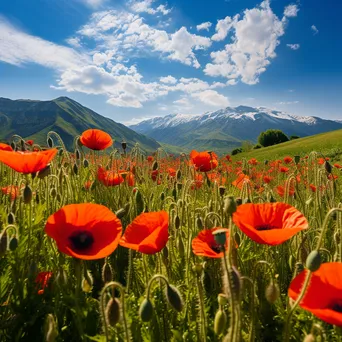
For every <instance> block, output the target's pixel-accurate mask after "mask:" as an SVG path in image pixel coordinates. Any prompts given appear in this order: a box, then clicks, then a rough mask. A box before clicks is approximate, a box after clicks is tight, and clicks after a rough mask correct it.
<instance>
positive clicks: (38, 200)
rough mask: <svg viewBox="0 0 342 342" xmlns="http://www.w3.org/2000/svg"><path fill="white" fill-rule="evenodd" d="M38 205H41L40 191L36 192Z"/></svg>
mask: <svg viewBox="0 0 342 342" xmlns="http://www.w3.org/2000/svg"><path fill="white" fill-rule="evenodd" d="M36 203H37V204H39V203H40V197H39V193H38V191H37V192H36Z"/></svg>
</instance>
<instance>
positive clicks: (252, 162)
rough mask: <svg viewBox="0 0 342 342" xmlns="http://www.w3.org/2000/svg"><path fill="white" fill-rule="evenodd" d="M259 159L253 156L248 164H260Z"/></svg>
mask: <svg viewBox="0 0 342 342" xmlns="http://www.w3.org/2000/svg"><path fill="white" fill-rule="evenodd" d="M258 163H259V162H258V161H257V160H256V159H255V158H252V159H250V160H248V164H249V165H258Z"/></svg>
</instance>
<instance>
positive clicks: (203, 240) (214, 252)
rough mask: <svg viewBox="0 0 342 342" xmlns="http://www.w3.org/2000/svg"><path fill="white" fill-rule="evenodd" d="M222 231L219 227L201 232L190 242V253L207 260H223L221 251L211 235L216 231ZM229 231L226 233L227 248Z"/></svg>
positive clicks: (226, 246)
mask: <svg viewBox="0 0 342 342" xmlns="http://www.w3.org/2000/svg"><path fill="white" fill-rule="evenodd" d="M219 229H222V228H220V227H216V228H212V229H204V230H201V231H200V232H199V233H198V235H197V236H196V237H195V238H194V239H193V240H192V251H193V253H194V254H195V255H198V256H204V257H208V258H223V256H224V254H223V251H222V250H221V249H220V246H219V245H218V244H217V242H216V241H215V238H214V235H213V233H214V232H215V231H216V230H219ZM228 241H229V230H228V229H227V232H226V245H225V248H226V249H227V248H228Z"/></svg>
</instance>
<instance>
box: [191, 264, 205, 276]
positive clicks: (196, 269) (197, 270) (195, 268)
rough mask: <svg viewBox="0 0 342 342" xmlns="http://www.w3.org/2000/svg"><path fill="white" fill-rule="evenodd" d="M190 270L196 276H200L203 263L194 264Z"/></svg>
mask: <svg viewBox="0 0 342 342" xmlns="http://www.w3.org/2000/svg"><path fill="white" fill-rule="evenodd" d="M192 271H193V272H194V273H196V274H197V275H198V276H200V275H201V274H202V271H203V265H201V264H195V265H194V266H192Z"/></svg>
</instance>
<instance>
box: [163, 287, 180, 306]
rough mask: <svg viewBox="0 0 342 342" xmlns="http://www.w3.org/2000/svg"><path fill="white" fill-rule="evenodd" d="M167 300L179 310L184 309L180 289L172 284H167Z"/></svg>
mask: <svg viewBox="0 0 342 342" xmlns="http://www.w3.org/2000/svg"><path fill="white" fill-rule="evenodd" d="M165 295H166V300H167V301H168V303H169V304H170V305H171V306H172V307H173V308H174V309H175V310H176V311H178V312H180V311H182V309H183V300H182V297H181V294H180V293H179V291H178V289H177V288H176V287H175V286H174V285H171V284H168V285H167V286H166V292H165Z"/></svg>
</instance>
